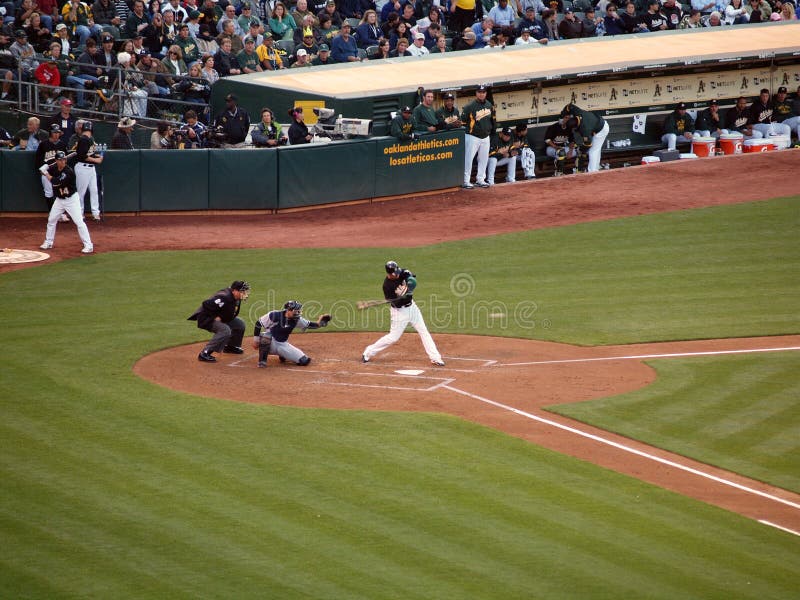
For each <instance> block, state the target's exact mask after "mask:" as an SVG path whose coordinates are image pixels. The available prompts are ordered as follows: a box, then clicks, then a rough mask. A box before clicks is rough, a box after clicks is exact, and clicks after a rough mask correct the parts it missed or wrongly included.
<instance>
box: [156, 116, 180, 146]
mask: <svg viewBox="0 0 800 600" xmlns="http://www.w3.org/2000/svg"><path fill="white" fill-rule="evenodd" d="M175 148H176V145H175V139H174V138H173V130H172V125H170V124H169V123H167V122H166V121H160V122H159V123H158V125H156V130H155V131H154V132H153V133H152V134H151V135H150V149H151V150H174V149H175Z"/></svg>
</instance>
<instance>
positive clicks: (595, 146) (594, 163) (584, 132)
mask: <svg viewBox="0 0 800 600" xmlns="http://www.w3.org/2000/svg"><path fill="white" fill-rule="evenodd" d="M561 118H566V119H568V121H567V127H569V128H570V129H571V130H572V135H573V138H574V139H575V141H576V142H577V143H579V144H581V145H583V146H585V147H588V148H589V152H588V154H589V168H588V169H587V171H588V172H589V173H594V172H595V171H599V170H600V154H601V153H602V151H603V144H604V143H605V141H606V138H607V137H608V130H609V128H608V123H607V122H606V120H605V119H604V118H603V117H601V116H599V115H596V114H595V113H593V112H591V111H588V110H583V109H582V108H579V107H577V106H575V105H574V104H571V103H570V104H567V105H566V106H565V107H564V108H563V110H562V111H561Z"/></svg>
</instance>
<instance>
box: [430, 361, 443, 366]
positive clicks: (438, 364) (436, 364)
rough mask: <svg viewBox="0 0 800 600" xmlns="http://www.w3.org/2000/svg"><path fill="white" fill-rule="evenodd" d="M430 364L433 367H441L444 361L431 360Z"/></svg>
mask: <svg viewBox="0 0 800 600" xmlns="http://www.w3.org/2000/svg"><path fill="white" fill-rule="evenodd" d="M431 364H432V365H433V366H434V367H443V366H444V361H443V360H432V361H431Z"/></svg>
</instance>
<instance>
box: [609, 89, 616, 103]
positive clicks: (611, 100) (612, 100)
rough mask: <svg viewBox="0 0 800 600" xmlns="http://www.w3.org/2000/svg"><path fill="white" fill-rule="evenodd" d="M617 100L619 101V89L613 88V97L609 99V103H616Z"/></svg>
mask: <svg viewBox="0 0 800 600" xmlns="http://www.w3.org/2000/svg"><path fill="white" fill-rule="evenodd" d="M616 100H617V88H615V87H612V88H611V97H610V98H609V101H610V102H616Z"/></svg>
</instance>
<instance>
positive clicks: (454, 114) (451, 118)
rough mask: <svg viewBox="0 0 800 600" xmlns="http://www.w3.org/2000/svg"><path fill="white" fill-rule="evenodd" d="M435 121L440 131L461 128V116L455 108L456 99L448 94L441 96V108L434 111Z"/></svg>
mask: <svg viewBox="0 0 800 600" xmlns="http://www.w3.org/2000/svg"><path fill="white" fill-rule="evenodd" d="M436 121H437V123H439V128H440V129H457V128H458V127H462V126H463V123H462V122H461V114H460V113H459V112H458V108H456V97H455V96H454V95H453V94H451V93H450V92H446V93H445V94H444V95H443V96H442V106H440V107H439V109H438V110H437V111H436Z"/></svg>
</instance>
